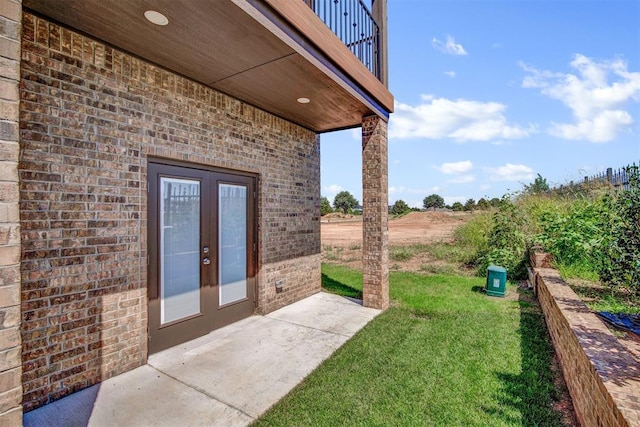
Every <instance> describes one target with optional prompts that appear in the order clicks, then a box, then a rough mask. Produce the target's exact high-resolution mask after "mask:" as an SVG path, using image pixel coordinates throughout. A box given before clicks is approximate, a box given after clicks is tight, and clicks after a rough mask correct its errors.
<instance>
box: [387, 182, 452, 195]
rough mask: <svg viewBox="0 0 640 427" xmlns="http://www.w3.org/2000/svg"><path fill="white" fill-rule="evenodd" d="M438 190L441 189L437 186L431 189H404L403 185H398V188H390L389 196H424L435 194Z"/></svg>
mask: <svg viewBox="0 0 640 427" xmlns="http://www.w3.org/2000/svg"><path fill="white" fill-rule="evenodd" d="M440 190H441V188H440V187H437V186H435V187H431V188H411V187H405V186H404V185H400V186H398V187H396V186H390V187H389V196H391V195H396V194H424V195H425V196H426V195H428V194H433V193H437V192H438V191H440Z"/></svg>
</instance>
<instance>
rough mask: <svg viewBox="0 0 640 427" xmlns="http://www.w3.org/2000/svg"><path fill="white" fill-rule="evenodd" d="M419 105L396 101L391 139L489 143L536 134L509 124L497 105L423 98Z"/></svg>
mask: <svg viewBox="0 0 640 427" xmlns="http://www.w3.org/2000/svg"><path fill="white" fill-rule="evenodd" d="M422 101H423V102H422V103H420V104H419V105H415V106H413V105H408V104H403V103H400V102H396V105H395V113H394V114H393V115H392V116H391V122H390V125H389V126H390V129H389V136H390V138H428V139H444V138H448V139H453V140H455V141H458V142H463V141H469V140H472V141H490V140H492V139H496V138H498V139H518V138H525V137H527V136H529V135H530V134H531V133H534V132H536V129H535V127H534V126H532V125H530V126H529V127H528V128H524V127H521V126H518V125H510V124H509V123H508V122H507V119H506V117H505V116H504V112H505V110H506V109H507V107H506V106H505V105H504V104H501V103H498V102H479V101H472V100H467V99H456V100H451V99H447V98H435V97H434V96H433V95H422Z"/></svg>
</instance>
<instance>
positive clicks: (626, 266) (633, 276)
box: [600, 165, 640, 293]
mask: <svg viewBox="0 0 640 427" xmlns="http://www.w3.org/2000/svg"><path fill="white" fill-rule="evenodd" d="M627 174H628V175H629V187H630V188H629V190H628V191H621V192H620V193H618V194H617V195H616V196H617V197H612V198H609V199H608V200H607V202H608V205H609V206H610V212H611V215H610V216H609V217H608V223H606V224H604V226H605V227H607V230H610V239H609V241H608V242H607V243H608V244H606V245H605V246H604V248H603V256H602V264H601V267H600V280H602V281H603V282H604V283H606V284H608V285H609V286H621V287H626V288H629V289H630V290H632V291H634V292H635V293H640V173H639V172H638V167H637V166H635V165H634V166H631V167H628V168H627Z"/></svg>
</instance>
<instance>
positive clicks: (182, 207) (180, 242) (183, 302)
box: [160, 177, 200, 324]
mask: <svg viewBox="0 0 640 427" xmlns="http://www.w3.org/2000/svg"><path fill="white" fill-rule="evenodd" d="M160 188H161V190H160V191H161V196H160V260H161V262H160V320H161V323H162V324H164V323H168V322H173V321H175V320H178V319H182V318H184V317H187V316H191V315H194V314H198V313H200V182H198V181H193V180H188V179H176V178H164V177H163V178H160Z"/></svg>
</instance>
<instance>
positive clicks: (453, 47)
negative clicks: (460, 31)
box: [431, 35, 467, 56]
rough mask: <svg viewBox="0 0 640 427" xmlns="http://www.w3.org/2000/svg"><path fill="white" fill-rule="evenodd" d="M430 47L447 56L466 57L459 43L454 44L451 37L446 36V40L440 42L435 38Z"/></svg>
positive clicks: (465, 52)
mask: <svg viewBox="0 0 640 427" xmlns="http://www.w3.org/2000/svg"><path fill="white" fill-rule="evenodd" d="M431 45H432V46H433V47H435V48H436V49H438V50H439V51H440V52H444V53H447V54H449V55H456V56H459V55H466V54H467V51H466V50H464V47H462V45H461V44H460V43H456V41H455V39H454V38H453V36H450V35H447V40H446V41H444V42H443V41H442V40H438V39H437V38H436V37H434V38H433V40H431Z"/></svg>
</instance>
